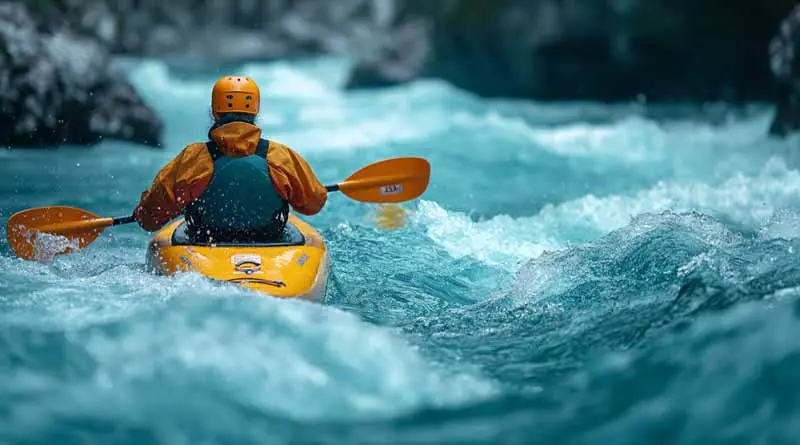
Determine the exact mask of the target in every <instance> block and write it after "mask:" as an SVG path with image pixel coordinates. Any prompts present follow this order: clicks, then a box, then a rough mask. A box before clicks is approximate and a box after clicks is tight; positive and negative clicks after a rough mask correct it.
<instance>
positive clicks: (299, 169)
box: [267, 141, 328, 215]
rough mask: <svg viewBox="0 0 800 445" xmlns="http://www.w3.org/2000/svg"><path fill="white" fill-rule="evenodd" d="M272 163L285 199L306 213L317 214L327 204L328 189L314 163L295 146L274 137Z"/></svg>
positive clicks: (269, 157)
mask: <svg viewBox="0 0 800 445" xmlns="http://www.w3.org/2000/svg"><path fill="white" fill-rule="evenodd" d="M271 144H274V145H273V146H272V147H270V150H269V156H268V159H267V161H268V163H269V167H270V173H271V175H272V182H273V183H274V184H275V187H276V188H277V189H278V192H279V193H280V194H281V196H282V197H283V199H285V200H287V201H288V202H289V204H291V206H292V208H293V209H294V210H295V211H297V212H298V213H302V214H303V215H315V214H317V213H319V211H320V210H322V208H323V207H324V206H325V202H326V201H327V199H328V191H327V190H325V186H324V185H322V183H321V182H320V181H319V179H318V178H317V176H316V175H315V174H314V171H313V170H312V169H311V166H309V165H308V163H307V162H306V161H305V159H303V158H302V157H301V156H300V155H299V154H297V153H296V152H295V151H294V150H292V149H291V148H289V147H287V146H285V145H283V144H279V143H277V142H274V141H272V142H271Z"/></svg>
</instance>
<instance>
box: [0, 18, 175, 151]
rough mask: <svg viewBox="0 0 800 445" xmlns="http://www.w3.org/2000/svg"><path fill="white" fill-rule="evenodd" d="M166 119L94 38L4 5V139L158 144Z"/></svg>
mask: <svg viewBox="0 0 800 445" xmlns="http://www.w3.org/2000/svg"><path fill="white" fill-rule="evenodd" d="M162 127H163V124H162V122H161V121H160V119H159V118H158V117H157V116H156V114H155V113H154V112H153V111H152V110H151V109H150V108H149V107H148V106H147V105H146V104H145V103H144V102H143V101H142V99H141V98H139V97H138V96H137V95H136V93H135V91H134V90H133V88H132V87H131V86H130V85H129V84H128V83H127V82H126V81H125V80H123V79H122V77H121V76H117V75H115V74H114V73H113V72H112V71H111V68H110V59H109V54H108V52H107V50H106V49H105V47H104V46H103V45H102V44H100V43H99V42H97V41H96V40H94V39H91V38H88V37H81V36H78V35H76V34H74V33H72V32H70V31H69V30H68V29H66V28H63V27H56V26H50V25H47V24H45V23H43V22H39V21H37V20H36V19H35V18H34V17H32V16H31V15H30V14H29V13H28V10H27V9H26V7H25V6H24V5H23V4H20V3H7V2H3V3H0V145H2V146H7V147H40V146H53V145H59V144H81V145H86V144H93V143H96V142H98V141H100V140H101V139H103V138H111V139H120V140H125V141H132V142H137V143H141V144H146V145H151V146H158V145H160V143H161V132H162Z"/></svg>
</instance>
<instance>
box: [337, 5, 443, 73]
mask: <svg viewBox="0 0 800 445" xmlns="http://www.w3.org/2000/svg"><path fill="white" fill-rule="evenodd" d="M430 32H431V24H430V22H429V21H427V20H423V19H416V20H412V21H409V22H405V23H402V24H400V25H399V26H398V27H397V28H395V29H393V30H390V31H387V32H386V33H385V34H383V35H381V36H380V37H378V38H379V39H380V40H381V41H380V43H379V45H381V46H380V48H379V50H378V51H376V52H374V53H373V54H372V55H364V56H362V57H361V59H360V60H359V61H358V63H357V64H356V65H355V66H354V67H353V70H352V72H351V73H350V77H349V79H348V81H347V84H346V87H347V88H354V87H359V88H369V87H385V86H392V85H397V84H402V83H406V82H410V81H413V80H415V79H417V78H418V77H419V75H420V73H421V72H422V71H423V70H424V69H425V65H426V63H427V61H428V60H427V58H428V55H429V54H430V38H429V35H430Z"/></svg>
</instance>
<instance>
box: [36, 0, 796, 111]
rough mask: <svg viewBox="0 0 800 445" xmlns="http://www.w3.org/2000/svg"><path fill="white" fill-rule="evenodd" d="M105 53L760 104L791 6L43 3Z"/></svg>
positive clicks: (398, 79)
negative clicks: (309, 60)
mask: <svg viewBox="0 0 800 445" xmlns="http://www.w3.org/2000/svg"><path fill="white" fill-rule="evenodd" d="M35 3H36V4H37V5H39V6H38V7H37V10H38V11H40V14H42V15H57V16H66V17H69V18H70V21H71V22H72V23H73V24H74V25H75V27H76V28H80V29H81V30H83V31H85V32H88V33H91V34H93V35H96V36H98V37H100V38H101V39H102V40H103V41H105V42H106V43H107V44H108V45H110V47H111V48H113V50H114V51H115V52H119V53H133V54H150V55H177V54H179V55H187V54H192V55H194V56H197V57H200V58H203V59H204V60H206V62H207V63H211V64H213V63H227V62H236V61H241V60H253V59H258V60H264V59H273V58H279V57H302V56H308V55H317V54H324V53H331V52H334V53H343V54H349V55H351V56H352V57H354V58H355V59H357V60H358V62H359V63H358V65H357V67H356V68H355V69H354V71H353V74H352V76H351V81H350V83H349V86H350V87H353V88H360V87H370V86H380V85H391V84H396V83H402V82H406V81H409V80H413V79H417V78H420V77H438V78H443V79H445V80H448V81H450V82H452V83H453V84H455V85H457V86H459V87H462V88H465V89H467V90H470V91H473V92H475V93H478V94H481V95H487V96H509V97H525V98H536V99H598V100H630V99H633V98H636V97H637V96H640V95H643V96H646V97H648V98H650V99H653V100H673V99H674V100H731V101H737V100H745V99H763V98H767V97H769V95H770V94H771V92H772V86H771V77H770V72H769V62H768V51H767V48H768V44H769V40H770V39H771V38H772V37H773V35H775V33H776V31H777V29H778V24H779V22H780V21H781V19H783V18H784V17H786V15H787V14H788V13H789V11H790V10H791V9H792V7H793V6H794V5H795V3H796V2H795V0H702V1H697V0H437V1H420V0H336V1H331V0H172V1H170V2H163V1H158V0H39V1H37V2H35Z"/></svg>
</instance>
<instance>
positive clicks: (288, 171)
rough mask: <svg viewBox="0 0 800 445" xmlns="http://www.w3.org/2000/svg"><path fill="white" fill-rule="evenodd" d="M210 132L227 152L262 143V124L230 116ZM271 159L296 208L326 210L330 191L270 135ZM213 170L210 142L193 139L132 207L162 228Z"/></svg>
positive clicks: (278, 183)
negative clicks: (254, 123)
mask: <svg viewBox="0 0 800 445" xmlns="http://www.w3.org/2000/svg"><path fill="white" fill-rule="evenodd" d="M211 138H212V139H213V140H214V142H216V143H217V146H218V147H219V148H220V150H221V151H222V152H223V153H224V154H225V155H226V156H249V155H252V154H253V153H255V151H256V148H257V147H258V141H259V139H260V138H261V129H260V128H258V127H257V126H255V125H252V124H248V123H245V122H231V123H229V124H226V125H223V126H221V127H219V128H216V129H215V130H213V131H212V132H211ZM267 164H268V165H269V172H270V176H271V177H272V183H273V184H274V185H275V187H276V189H277V190H278V193H279V194H280V195H281V197H283V199H285V200H286V201H288V202H289V204H290V205H291V206H292V208H293V209H294V210H295V211H297V212H299V213H302V214H304V215H314V214H316V213H318V212H319V211H320V210H322V207H323V206H324V205H325V201H326V200H327V198H328V192H327V191H326V190H325V186H323V185H322V183H320V181H319V179H317V177H316V175H315V174H314V172H313V171H312V170H311V167H310V166H309V165H308V163H307V162H306V161H305V160H304V159H303V158H301V157H300V155H298V154H297V153H296V152H295V151H293V150H292V149H291V148H289V147H287V146H285V145H283V144H279V143H277V142H274V141H270V144H269V151H268V152H267ZM213 172H214V162H213V161H212V159H211V155H210V154H209V153H208V148H207V147H206V144H205V143H194V144H189V145H188V146H187V147H186V148H184V149H183V151H181V152H180V153H179V154H178V156H176V157H175V159H173V160H172V161H170V163H169V164H167V165H166V166H164V168H162V169H161V171H159V172H158V175H156V178H155V180H154V181H153V185H152V186H151V187H150V189H149V190H147V191H145V192H144V193H142V197H141V199H140V201H139V205H138V206H136V210H135V211H134V216H135V217H136V221H138V222H139V225H140V226H141V227H142V228H143V229H145V230H147V231H150V232H153V231H156V230H158V229H160V228H161V227H163V226H164V225H165V224H167V223H168V222H169V221H170V220H172V219H173V218H175V217H177V216H179V215H180V214H182V213H183V210H184V208H185V207H186V205H188V204H189V203H191V202H192V201H194V200H195V199H197V198H198V197H200V195H201V194H202V193H203V191H204V190H205V188H206V186H208V183H209V181H211V175H212V173H213Z"/></svg>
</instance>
